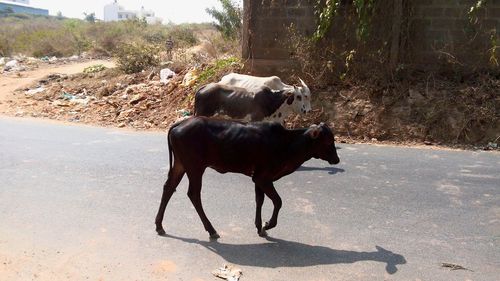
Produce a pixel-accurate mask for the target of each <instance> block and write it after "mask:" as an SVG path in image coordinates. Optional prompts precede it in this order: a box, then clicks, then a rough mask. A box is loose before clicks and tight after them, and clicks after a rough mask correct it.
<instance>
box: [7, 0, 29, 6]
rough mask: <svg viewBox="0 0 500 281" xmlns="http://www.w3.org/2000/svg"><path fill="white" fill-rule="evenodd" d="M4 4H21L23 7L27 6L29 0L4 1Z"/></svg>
mask: <svg viewBox="0 0 500 281" xmlns="http://www.w3.org/2000/svg"><path fill="white" fill-rule="evenodd" d="M5 1H6V2H14V3H21V4H24V5H29V4H30V0H5Z"/></svg>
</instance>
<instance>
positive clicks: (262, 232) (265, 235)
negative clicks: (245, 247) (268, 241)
mask: <svg viewBox="0 0 500 281" xmlns="http://www.w3.org/2000/svg"><path fill="white" fill-rule="evenodd" d="M259 236H260V237H267V232H266V231H265V230H264V229H262V230H261V231H260V232H259Z"/></svg>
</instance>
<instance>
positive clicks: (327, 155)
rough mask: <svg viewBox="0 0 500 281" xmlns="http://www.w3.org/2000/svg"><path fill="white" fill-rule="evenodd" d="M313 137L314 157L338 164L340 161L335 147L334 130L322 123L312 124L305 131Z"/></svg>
mask: <svg viewBox="0 0 500 281" xmlns="http://www.w3.org/2000/svg"><path fill="white" fill-rule="evenodd" d="M305 134H306V135H308V136H309V137H310V138H311V139H313V148H312V149H313V157H314V158H319V159H322V160H325V161H328V163H330V164H338V163H339V162H340V159H339V156H338V155H337V149H336V148H335V138H334V136H333V132H332V130H331V129H330V128H329V127H328V126H327V125H325V123H321V124H319V125H311V127H309V129H307V130H306V132H305Z"/></svg>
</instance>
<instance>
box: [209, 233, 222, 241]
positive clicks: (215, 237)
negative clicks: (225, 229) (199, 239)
mask: <svg viewBox="0 0 500 281" xmlns="http://www.w3.org/2000/svg"><path fill="white" fill-rule="evenodd" d="M219 238H220V235H219V234H218V233H217V232H214V233H212V234H210V239H219Z"/></svg>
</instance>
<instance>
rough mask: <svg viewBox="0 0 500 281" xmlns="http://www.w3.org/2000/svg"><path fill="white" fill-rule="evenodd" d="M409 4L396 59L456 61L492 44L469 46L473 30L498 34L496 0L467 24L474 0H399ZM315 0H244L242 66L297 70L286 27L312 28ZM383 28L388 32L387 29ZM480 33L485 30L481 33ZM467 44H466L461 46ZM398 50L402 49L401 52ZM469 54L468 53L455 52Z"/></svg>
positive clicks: (483, 40)
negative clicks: (447, 56) (403, 44)
mask: <svg viewBox="0 0 500 281" xmlns="http://www.w3.org/2000/svg"><path fill="white" fill-rule="evenodd" d="M404 1H405V2H406V3H410V4H411V5H412V9H413V11H412V16H411V18H410V20H409V29H410V34H409V38H407V39H406V40H407V41H406V44H407V46H408V47H407V49H405V51H406V52H409V53H402V54H401V55H400V57H401V59H400V60H407V61H411V62H412V63H413V64H416V65H418V64H420V65H422V66H424V65H425V66H429V63H431V64H432V63H437V60H436V57H437V56H438V55H442V54H443V53H448V54H452V53H455V52H457V56H459V57H457V59H461V57H460V56H461V55H462V56H463V59H464V60H467V59H468V58H469V59H471V60H475V62H476V63H477V62H478V59H477V58H474V56H471V55H470V50H472V51H475V52H477V53H481V52H482V53H484V52H486V51H487V50H488V49H489V48H491V40H490V38H489V37H490V36H489V35H488V38H476V39H477V41H478V42H476V43H475V45H474V46H472V45H471V44H469V45H467V46H466V45H465V44H466V43H467V42H470V39H471V35H474V34H472V33H473V32H474V31H473V30H474V29H477V28H480V29H481V30H482V31H491V32H490V33H492V34H493V36H496V38H498V34H499V32H500V0H488V1H487V2H486V3H487V4H486V6H485V7H484V8H483V9H481V10H480V11H479V13H478V16H479V18H480V22H479V24H478V25H476V26H475V27H471V25H470V23H469V20H468V14H467V12H468V10H469V9H470V7H471V5H472V3H474V2H476V1H475V0H418V1H416V0H404ZM315 2H316V1H314V0H259V1H252V0H244V1H243V5H244V18H243V50H242V57H243V59H247V63H246V65H247V69H248V70H249V71H251V72H253V73H256V74H260V75H267V74H279V73H280V72H287V71H289V70H290V69H291V68H298V65H297V63H296V62H295V61H294V60H292V59H291V57H292V56H291V53H290V52H291V51H290V49H289V48H288V46H286V43H285V42H286V39H287V37H288V34H287V32H286V30H287V28H288V27H290V26H291V25H293V26H295V27H296V28H297V29H298V30H299V31H301V32H302V33H303V34H304V35H306V36H311V35H312V34H313V32H314V30H315V24H316V16H315V15H314V3H315ZM387 32H390V30H388V31H387ZM483 33H484V32H483ZM466 47H469V48H466ZM402 51H403V50H402ZM460 52H462V53H463V52H468V54H458V53H460Z"/></svg>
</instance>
